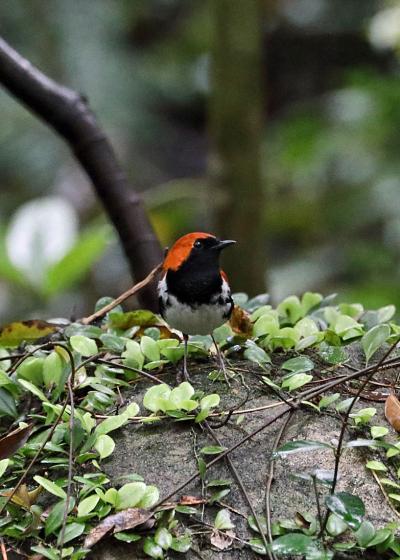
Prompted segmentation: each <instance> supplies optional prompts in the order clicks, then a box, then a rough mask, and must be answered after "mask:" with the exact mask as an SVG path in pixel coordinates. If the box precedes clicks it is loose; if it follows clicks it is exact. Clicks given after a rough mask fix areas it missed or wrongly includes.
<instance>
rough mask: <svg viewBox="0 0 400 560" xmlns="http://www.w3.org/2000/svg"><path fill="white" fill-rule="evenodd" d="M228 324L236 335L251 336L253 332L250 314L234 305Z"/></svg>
mask: <svg viewBox="0 0 400 560" xmlns="http://www.w3.org/2000/svg"><path fill="white" fill-rule="evenodd" d="M229 324H230V326H231V328H232V330H233V332H235V333H236V334H241V335H243V336H247V337H249V336H251V334H252V332H253V324H252V322H251V320H250V314H249V313H247V311H245V310H244V309H242V308H241V307H239V306H238V305H235V306H234V307H233V311H232V315H231V317H230V319H229Z"/></svg>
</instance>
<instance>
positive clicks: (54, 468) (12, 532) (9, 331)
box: [0, 293, 400, 560]
mask: <svg viewBox="0 0 400 560" xmlns="http://www.w3.org/2000/svg"><path fill="white" fill-rule="evenodd" d="M109 303H110V300H109V298H103V299H102V300H101V301H99V302H98V304H97V308H96V311H97V314H95V315H94V316H92V317H89V318H86V319H84V320H81V321H77V322H74V323H71V322H70V321H67V320H65V321H64V320H63V321H58V322H57V323H50V322H45V321H25V322H15V323H12V324H10V325H7V326H5V327H4V328H3V329H2V330H1V331H0V430H1V432H0V434H1V437H0V511H1V514H0V537H1V546H2V554H3V558H5V557H6V551H7V550H11V551H19V552H20V553H21V554H23V553H25V554H27V553H28V552H29V551H30V550H32V551H33V552H34V553H36V554H37V555H39V556H38V557H44V558H49V559H51V560H52V559H55V558H72V559H79V558H85V557H86V556H87V555H88V554H89V552H90V550H91V549H92V548H93V547H95V546H96V545H97V543H99V542H101V541H102V540H104V539H105V538H106V537H110V535H112V536H111V537H110V538H113V539H117V540H119V541H123V542H126V543H136V544H137V547H138V550H140V551H141V553H143V554H144V555H146V556H147V557H151V558H167V557H168V556H171V555H173V554H175V553H176V552H177V553H181V554H184V553H185V552H188V551H189V550H190V548H191V546H192V545H193V540H194V538H195V535H196V531H195V529H194V528H193V523H194V522H196V523H198V524H200V525H201V527H202V532H203V533H204V534H207V536H208V538H209V541H210V543H211V546H212V547H214V549H215V550H217V551H218V550H226V549H229V547H230V546H231V545H232V543H234V544H240V546H243V547H245V548H247V549H250V550H252V551H253V553H254V554H256V555H261V556H262V555H267V556H268V557H269V558H271V559H274V558H280V557H285V556H286V557H287V556H297V557H304V558H306V559H307V560H323V559H329V558H333V557H334V554H339V553H346V554H348V555H350V556H348V557H353V558H357V557H360V556H357V555H360V554H362V553H363V551H367V552H369V553H371V554H375V555H376V556H375V557H376V558H386V557H387V558H398V557H400V543H399V541H398V540H397V537H396V530H397V524H395V523H393V524H390V525H388V526H386V527H375V526H374V525H373V524H372V523H371V522H370V521H369V520H368V519H367V518H366V517H365V506H364V503H363V501H362V499H361V498H360V497H359V496H357V493H356V492H354V493H350V492H344V491H337V481H338V473H339V466H340V458H341V454H342V451H343V448H344V447H354V448H356V447H363V448H365V449H366V450H368V453H369V455H368V458H367V460H366V463H365V466H366V468H367V469H368V470H369V471H371V472H372V473H373V475H374V476H375V477H376V479H377V481H378V483H379V485H380V487H381V488H382V496H383V498H382V499H386V500H387V501H388V502H389V503H390V505H391V507H392V508H393V510H394V511H396V508H397V507H398V503H399V502H400V491H399V490H400V481H399V476H400V473H399V466H400V465H399V462H398V457H399V455H400V442H399V441H398V440H397V438H396V437H395V438H393V434H394V433H395V430H397V429H399V425H400V403H399V401H398V400H397V398H396V396H395V388H396V386H397V380H396V379H394V381H393V383H392V386H389V387H385V390H387V394H386V397H385V398H386V418H387V422H385V424H383V423H376V422H375V421H374V419H375V416H376V408H375V407H374V406H372V405H371V406H362V407H361V408H360V407H359V406H355V404H356V403H357V401H358V400H359V398H360V397H363V396H365V395H367V394H368V392H369V393H371V391H373V390H374V388H376V385H374V383H377V381H376V378H375V376H376V374H377V372H381V371H384V369H385V368H387V367H388V366H390V367H391V368H396V366H398V365H399V364H400V357H398V352H397V349H396V344H397V342H398V340H399V334H400V326H399V325H398V324H397V323H396V322H395V320H394V315H395V308H394V307H393V306H387V307H384V308H381V309H378V310H365V309H364V308H363V307H362V305H360V304H341V303H339V304H338V303H336V299H335V297H334V296H329V297H326V298H323V297H322V296H321V295H320V294H315V293H305V294H304V295H303V296H302V297H301V298H298V297H297V296H291V297H288V298H286V299H285V300H283V301H282V302H280V303H279V305H277V306H276V307H273V306H271V305H269V303H268V296H267V295H260V296H258V297H256V298H253V299H249V298H248V297H247V296H246V295H245V294H236V295H235V303H236V308H235V312H234V314H233V318H232V320H231V322H230V323H229V324H226V325H224V326H222V327H220V328H219V329H217V330H216V331H215V332H214V335H215V338H216V340H217V341H218V343H219V345H220V347H221V348H222V350H223V351H224V354H225V358H226V360H227V364H228V374H229V376H230V379H231V383H234V382H239V383H244V384H245V385H246V379H244V374H243V373H241V367H239V366H238V364H241V365H243V363H247V364H248V366H250V367H251V368H252V367H253V368H254V371H256V375H257V378H256V383H257V385H258V386H259V387H260V389H261V390H263V391H267V392H268V394H271V396H273V397H274V398H276V399H278V400H279V402H278V404H279V405H280V406H279V407H277V413H276V414H275V415H274V416H273V417H272V418H271V417H270V416H268V417H267V418H266V421H265V423H264V424H263V425H262V426H261V427H260V428H257V432H261V431H262V430H263V429H265V428H267V427H268V426H270V425H272V424H273V423H274V422H275V421H276V420H278V419H279V418H283V419H286V420H288V419H289V418H290V417H291V416H293V415H295V414H296V412H297V411H298V410H300V409H306V410H308V411H309V412H310V413H313V414H316V415H321V414H330V415H335V416H337V417H339V418H340V419H341V420H342V430H341V432H340V433H338V434H337V435H338V438H337V441H336V442H334V443H326V442H322V441H317V440H295V441H287V442H284V441H283V440H284V430H285V425H286V421H285V423H284V424H283V425H282V428H281V429H280V430H279V433H278V434H277V438H276V441H275V445H274V452H273V454H272V455H271V456H270V457H266V458H265V464H266V465H268V464H270V465H271V468H273V465H274V464H275V463H276V462H277V461H280V460H281V459H282V458H284V457H287V456H289V455H291V454H294V453H313V452H314V451H315V450H318V449H321V448H324V449H326V450H327V451H328V452H329V453H331V454H332V455H333V457H334V459H335V462H334V465H335V466H334V469H332V470H328V469H326V468H325V465H324V464H320V465H317V467H316V468H315V469H312V470H310V471H307V472H297V473H293V474H294V476H296V477H298V478H299V479H301V480H302V481H304V484H305V486H307V485H308V487H309V488H310V491H311V495H313V496H314V499H313V508H314V506H315V505H316V508H317V514H316V515H315V514H313V513H311V509H313V508H311V507H310V512H309V513H305V514H304V515H302V516H297V517H296V518H295V519H274V520H273V521H272V520H271V512H270V511H268V508H266V509H265V511H255V508H254V505H253V504H252V502H251V500H250V499H249V496H248V495H247V493H246V490H245V488H244V486H243V483H242V480H241V475H240V473H239V472H238V470H237V469H236V468H235V467H234V465H233V463H232V461H231V458H230V454H231V452H232V451H233V450H234V449H237V448H238V447H240V446H241V445H243V444H244V443H245V442H246V441H248V440H249V439H250V438H251V437H252V436H254V435H255V432H252V433H250V434H247V435H246V436H244V437H242V438H241V439H239V440H238V441H237V442H236V443H235V444H234V445H233V446H231V447H230V448H229V447H226V446H224V445H223V444H222V443H221V440H220V438H219V436H218V433H217V431H218V427H220V426H222V425H226V424H227V423H229V422H234V423H235V424H236V425H241V424H243V423H245V422H246V414H247V412H246V410H245V408H243V403H239V405H238V406H236V407H235V408H232V407H230V408H224V406H223V405H222V403H223V401H222V398H221V397H222V396H223V395H224V394H225V393H226V392H227V391H229V387H227V386H226V384H225V382H224V376H223V375H222V373H221V372H220V371H219V370H218V369H216V368H215V366H214V365H213V356H212V344H211V338H210V337H191V339H190V344H189V353H190V358H191V364H196V363H201V364H203V367H205V368H206V369H207V373H208V378H209V379H211V380H213V382H214V385H213V390H212V391H210V392H208V391H204V390H202V388H199V387H197V386H196V387H195V386H194V384H192V383H189V382H184V383H180V384H179V385H176V384H175V385H174V383H173V380H174V377H175V375H174V376H172V377H171V376H170V378H168V382H167V381H166V377H165V376H166V375H168V373H171V372H173V373H174V374H176V370H177V368H179V367H180V360H181V359H182V356H183V344H182V342H181V340H180V337H179V334H178V333H176V332H173V331H171V330H170V329H169V328H168V326H167V325H166V324H165V323H163V321H162V320H161V319H160V318H159V317H158V316H157V315H155V314H153V313H151V312H150V311H147V310H138V311H130V312H124V311H123V309H122V308H121V307H119V306H117V307H114V308H113V309H110V310H109V311H108V312H107V313H106V312H105V311H104V306H105V305H106V304H109ZM99 310H103V311H99ZM354 344H357V345H358V346H359V348H360V352H361V355H362V361H363V362H364V365H365V367H363V368H361V369H360V368H359V369H356V370H355V371H353V372H351V373H350V374H346V375H343V374H340V368H339V369H338V366H340V365H341V364H345V363H346V362H347V361H348V359H349V355H348V348H350V347H351V346H352V345H354ZM210 351H211V356H210ZM243 360H244V362H243ZM251 364H253V365H251ZM271 366H274V367H273V368H272V367H271ZM322 373H323V374H324V375H321V374H322ZM169 379H171V381H169ZM143 380H145V381H146V383H147V384H148V386H147V388H146V391H145V393H144V396H143V398H142V397H140V398H138V396H137V394H136V393H135V392H133V393H132V387H133V388H134V387H135V386H136V385H138V384H139V383H142V382H143ZM381 385H382V383H381ZM383 385H385V384H383ZM386 385H387V384H386ZM350 389H351V390H352V391H353V393H351V391H350ZM343 393H346V394H343ZM369 396H371V394H370V395H369ZM261 408H263V407H261ZM264 408H268V406H265V407H264ZM171 422H180V423H183V424H182V425H185V426H188V427H189V428H190V429H191V430H193V433H194V434H196V432H198V431H199V430H203V431H204V432H205V433H206V434H208V436H207V437H208V439H209V441H208V443H207V445H204V446H202V447H201V448H199V449H197V451H196V460H197V467H198V469H197V471H196V472H195V473H193V474H192V475H191V476H190V477H188V478H187V479H186V480H185V481H183V482H182V484H181V485H180V487H179V488H175V489H174V491H173V492H171V493H169V494H168V495H163V494H162V489H161V488H160V487H159V486H157V485H154V484H151V483H150V482H149V481H148V480H146V472H137V473H136V472H134V473H133V472H127V473H126V477H125V479H124V480H123V481H121V483H120V484H115V483H114V482H113V481H111V480H110V477H109V476H108V475H107V473H106V469H105V465H107V461H108V460H109V459H110V458H111V457H112V455H113V453H115V448H116V445H115V439H116V435H117V434H118V431H120V430H121V429H123V427H126V426H128V425H129V424H132V425H138V424H140V425H148V428H149V429H151V428H152V426H153V425H157V426H159V425H160V423H161V424H162V423H171ZM346 430H349V431H350V433H351V438H350V440H347V441H346V440H345V437H344V436H345V432H346ZM389 436H390V437H389ZM377 450H379V451H380V453H383V455H384V460H380V459H378V458H377V456H376V451H377ZM150 459H151V458H150ZM222 460H226V461H227V464H228V467H229V468H230V470H231V473H232V478H233V479H234V481H235V483H236V484H238V486H239V487H240V488H241V489H242V490H243V493H244V496H245V497H246V501H247V504H248V513H247V522H248V525H249V528H250V529H251V530H252V531H253V533H254V535H253V537H252V538H247V539H244V538H242V537H241V536H240V534H236V532H235V525H234V522H233V520H232V515H231V514H232V512H231V510H230V509H229V508H230V506H229V503H227V502H226V500H225V498H226V497H228V496H229V493H230V491H231V485H232V480H230V479H215V478H214V479H213V478H211V475H210V473H211V472H212V467H213V465H216V464H217V463H219V462H220V461H222ZM196 479H198V480H199V481H200V482H201V486H202V493H201V496H180V497H179V496H178V494H179V493H180V492H181V491H182V490H183V489H184V488H185V487H186V486H187V485H188V484H189V483H190V482H192V481H193V480H196ZM270 483H272V476H271V482H270ZM263 491H264V490H263V489H260V492H263ZM226 499H229V498H226ZM221 504H222V505H221ZM211 507H214V508H215V507H217V508H218V510H217V513H216V514H215V515H213V521H212V523H210V522H208V521H204V516H203V514H204V510H207V509H208V508H211ZM213 511H214V510H213ZM189 521H190V522H189Z"/></svg>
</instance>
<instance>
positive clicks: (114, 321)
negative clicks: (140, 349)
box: [108, 309, 160, 330]
mask: <svg viewBox="0 0 400 560" xmlns="http://www.w3.org/2000/svg"><path fill="white" fill-rule="evenodd" d="M108 317H109V321H108V322H109V324H110V325H111V326H112V327H114V328H117V329H124V330H126V329H130V328H132V327H145V328H148V327H154V326H158V323H160V319H159V317H157V315H154V313H152V312H151V311H148V310H147V309H137V310H136V311H128V312H126V313H121V312H119V311H111V312H110V314H109V316H108Z"/></svg>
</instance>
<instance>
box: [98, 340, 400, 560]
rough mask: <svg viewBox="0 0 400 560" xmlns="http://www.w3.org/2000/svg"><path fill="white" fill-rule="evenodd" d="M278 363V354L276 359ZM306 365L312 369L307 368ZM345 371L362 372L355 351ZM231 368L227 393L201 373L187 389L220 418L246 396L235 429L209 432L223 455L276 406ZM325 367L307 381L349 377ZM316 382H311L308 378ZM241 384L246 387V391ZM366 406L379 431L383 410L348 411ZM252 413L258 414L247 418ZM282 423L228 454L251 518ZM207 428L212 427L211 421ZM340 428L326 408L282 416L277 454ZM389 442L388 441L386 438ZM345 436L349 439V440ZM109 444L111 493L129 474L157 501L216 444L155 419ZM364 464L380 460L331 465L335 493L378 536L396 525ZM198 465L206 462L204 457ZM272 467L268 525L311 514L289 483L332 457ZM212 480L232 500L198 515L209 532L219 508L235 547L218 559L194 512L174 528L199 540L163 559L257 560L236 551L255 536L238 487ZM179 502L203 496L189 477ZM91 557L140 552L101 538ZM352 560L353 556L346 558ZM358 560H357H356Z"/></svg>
mask: <svg viewBox="0 0 400 560" xmlns="http://www.w3.org/2000/svg"><path fill="white" fill-rule="evenodd" d="M287 357H288V356H287V355H285V359H287ZM313 359H314V358H313ZM278 361H279V360H278ZM314 361H315V362H317V360H316V359H314ZM350 364H352V365H353V366H356V367H362V365H360V359H359V356H358V351H357V349H353V351H352V359H351V361H350ZM235 367H236V368H237V370H238V375H237V376H236V378H235V381H234V382H233V383H232V386H231V388H230V389H229V390H228V389H227V388H226V385H225V384H223V383H221V382H216V383H212V382H211V381H209V379H208V378H207V373H208V372H209V371H210V369H211V368H210V364H205V365H202V366H196V368H192V372H193V373H192V384H193V385H194V387H195V388H196V389H197V390H202V391H204V392H205V393H212V392H218V393H219V394H220V395H221V409H224V410H228V409H230V408H232V407H236V406H237V405H238V404H240V403H241V402H242V401H243V399H244V398H245V397H246V394H247V393H248V394H249V395H250V396H249V398H248V400H247V402H246V403H245V404H242V405H241V406H240V410H247V412H245V413H244V418H243V421H242V422H241V423H239V424H237V422H236V421H237V418H238V415H234V416H232V417H231V419H230V421H229V422H228V423H227V425H225V426H223V427H221V428H219V429H215V430H214V431H215V433H216V434H217V436H218V438H219V439H220V441H221V442H222V444H223V445H224V446H225V447H230V446H232V445H234V444H235V443H236V442H238V441H239V440H240V439H242V438H243V437H244V436H246V435H248V434H251V433H252V432H253V431H254V430H256V429H257V428H260V427H261V426H263V425H264V424H266V423H267V422H268V420H271V419H273V418H274V417H275V416H276V415H277V414H278V413H279V412H280V411H281V410H282V406H281V401H279V400H278V398H277V397H275V396H274V394H273V392H272V391H270V390H269V388H268V387H266V386H264V388H263V387H262V385H261V383H260V373H261V371H260V370H259V369H258V368H257V367H256V366H252V365H251V364H249V362H238V363H235ZM326 367H327V366H326V364H321V363H319V365H318V367H317V369H316V372H318V371H321V377H324V378H326V377H328V376H329V375H331V376H333V375H337V374H338V373H340V374H346V373H351V370H350V369H348V367H344V366H341V367H340V368H339V369H338V370H337V371H336V372H335V373H333V372H332V371H331V372H330V373H327V372H326V371H325V372H323V370H324V369H326ZM277 372H278V369H276V370H275V369H274V368H272V369H271V372H270V373H269V375H270V377H271V378H274V375H276V374H277ZM392 374H393V372H392V371H390V370H388V371H385V372H384V374H380V381H382V378H385V379H386V380H388V381H389V380H390V379H391V375H392ZM172 375H173V374H169V375H168V374H167V375H166V376H164V380H165V382H167V383H169V384H173V383H174V379H173V376H172ZM317 378H318V377H317V375H316V376H315V379H317ZM245 385H247V386H248V389H246V387H245ZM353 386H356V385H353ZM147 388H148V385H147V384H145V383H143V384H138V385H137V386H136V388H135V389H134V390H133V391H132V392H131V393H130V394H129V395H125V397H126V399H127V401H128V402H132V401H135V402H137V403H138V404H140V405H141V403H142V400H143V395H144V392H145V390H146V389H147ZM383 390H384V389H383ZM348 396H349V393H344V395H343V397H344V398H345V397H348ZM366 406H374V407H375V408H377V410H378V414H377V416H376V417H375V418H374V421H373V424H374V425H387V422H386V420H385V419H384V416H383V403H371V402H368V403H366V402H363V401H360V402H359V403H357V405H356V408H358V409H359V408H364V407H366ZM267 407H269V408H267ZM251 409H257V410H253V411H250V410H251ZM141 410H142V413H144V410H143V407H141ZM285 418H286V417H284V418H283V419H279V420H277V421H276V422H275V423H273V424H272V425H271V426H269V427H267V428H265V429H264V430H262V431H261V432H260V433H259V434H258V435H256V436H254V437H252V438H251V439H250V440H248V441H247V442H246V443H244V444H243V445H241V446H240V447H238V448H237V449H236V450H235V451H233V452H232V453H231V454H230V457H231V460H232V462H233V464H234V466H235V467H236V469H237V471H238V473H239V475H240V478H241V480H242V482H243V485H244V487H245V489H246V491H247V494H248V497H249V498H250V501H251V503H252V505H253V507H254V509H255V511H256V512H257V513H258V514H260V515H264V514H265V488H266V480H267V477H268V473H269V469H270V458H271V453H272V451H273V449H274V442H275V440H276V437H277V434H278V432H279V430H280V428H281V426H282V423H283V422H284V421H285ZM210 423H212V422H211V421H210ZM340 427H341V420H340V417H339V415H338V414H337V413H335V412H334V411H333V409H332V410H331V412H328V413H324V414H322V413H321V414H319V413H317V412H315V411H313V410H311V409H310V410H308V409H306V408H305V409H301V410H297V411H296V412H294V413H293V414H292V416H291V419H290V422H289V424H288V426H287V427H286V429H285V431H284V433H283V436H282V440H281V443H280V445H282V443H284V442H288V441H290V440H297V439H310V440H316V441H323V442H326V443H335V442H337V438H338V435H339V432H340ZM391 431H392V430H391ZM368 433H369V430H367V431H366V432H365V434H364V436H363V434H362V433H361V432H360V431H359V430H358V431H357V433H353V434H350V437H351V438H353V439H355V438H356V437H368ZM392 435H393V438H395V434H394V432H393V434H392ZM346 437H347V439H348V436H346ZM115 440H116V451H115V453H114V454H113V455H112V457H111V459H110V460H109V461H108V463H106V464H105V469H106V471H107V473H108V475H109V476H110V479H111V481H112V482H113V484H114V485H118V484H123V483H124V482H126V480H124V479H123V478H121V477H124V476H126V475H131V474H133V473H137V474H140V475H141V476H143V477H144V480H145V482H146V483H147V484H155V485H157V486H158V488H159V489H160V494H161V498H162V497H165V496H167V495H169V494H170V493H171V492H173V490H174V489H175V488H177V487H179V485H180V484H182V482H183V481H185V480H186V479H187V478H188V477H189V476H190V475H191V474H192V473H195V472H196V471H197V460H196V454H198V453H199V450H200V449H201V448H202V447H203V446H205V445H215V442H214V441H213V440H212V438H211V436H210V434H209V433H208V432H207V431H206V430H203V431H202V430H201V429H200V427H199V426H198V425H194V424H193V423H189V422H174V421H173V420H172V419H167V420H163V421H160V422H158V423H157V424H135V423H132V424H130V425H128V426H126V427H125V428H124V429H122V430H120V432H119V435H118V436H117V437H116V438H115ZM211 458H212V457H211ZM368 459H382V457H379V454H378V453H377V452H374V451H371V450H370V449H368V448H356V449H347V450H345V452H344V454H343V458H342V460H341V463H340V482H339V485H338V489H339V490H346V491H348V492H350V493H354V494H356V495H358V496H359V497H360V498H361V499H362V500H363V501H364V503H365V506H366V518H367V519H369V520H370V521H372V523H373V524H374V525H375V526H376V527H382V526H384V525H385V524H386V523H388V522H390V521H393V520H398V518H397V517H396V514H395V512H394V511H393V509H391V507H390V505H389V504H388V502H387V501H386V499H385V497H384V496H383V494H382V492H381V489H380V488H379V486H378V484H377V483H376V481H375V479H374V477H373V475H372V473H371V472H370V471H368V470H367V469H366V468H365V463H366V460H368ZM207 460H210V457H208V458H207ZM274 465H275V473H274V479H273V484H272V487H271V494H270V499H271V517H272V521H278V520H282V519H292V520H293V519H294V516H295V515H296V513H297V512H300V513H303V514H304V513H307V512H311V513H314V514H316V505H315V498H314V493H313V489H312V487H311V485H310V484H309V483H308V482H306V481H302V480H298V479H294V478H293V477H292V475H293V473H296V472H303V471H309V470H311V469H313V468H316V467H318V468H323V469H332V468H333V466H334V453H333V451H332V450H330V449H318V450H315V451H312V452H306V453H295V454H291V455H288V456H286V457H285V458H282V459H278V460H276V461H275V462H274ZM221 478H223V479H229V480H231V481H232V485H231V492H230V493H229V494H228V495H227V496H225V497H224V498H222V500H221V502H222V504H219V505H213V506H207V507H206V508H205V511H204V518H203V521H204V522H205V523H208V524H211V525H212V523H213V520H214V518H215V515H216V514H217V512H218V511H219V510H220V509H221V507H228V508H230V510H231V519H232V521H233V523H234V525H235V529H234V533H235V536H236V539H234V540H233V543H232V545H231V546H230V547H229V548H228V549H227V550H225V551H218V549H215V548H214V547H213V546H212V545H211V544H210V528H209V527H208V526H207V525H201V524H200V525H199V524H198V523H196V520H200V519H201V507H199V508H198V510H199V513H198V515H194V516H187V515H180V516H179V519H180V521H181V523H182V525H181V527H183V526H186V527H192V528H193V531H194V532H196V533H198V534H197V535H196V537H195V540H194V546H193V548H192V549H191V550H190V551H189V552H188V553H187V554H186V555H184V554H179V553H172V554H170V555H169V558H181V559H183V558H188V559H192V558H193V559H195V558H203V559H205V560H206V559H207V560H208V559H211V558H224V559H225V560H231V559H232V560H242V559H243V560H245V559H250V558H261V556H257V555H256V554H255V553H254V552H253V551H251V550H250V549H249V548H248V547H245V546H243V544H242V542H241V541H243V540H248V539H250V538H254V537H257V534H256V533H254V532H253V531H252V530H250V529H249V528H248V524H247V520H246V518H247V517H248V515H249V514H250V510H249V506H248V504H247V502H246V500H245V498H244V495H243V492H242V491H241V490H240V488H239V487H238V484H237V481H236V480H235V478H234V477H233V476H232V473H231V472H230V470H229V467H228V465H227V464H226V463H225V462H224V461H221V462H219V463H217V464H216V465H215V466H213V467H211V468H210V469H209V470H208V471H207V480H212V479H221ZM325 493H326V488H324V487H321V488H320V500H321V503H322V502H323V495H324V494H325ZM182 495H190V496H197V497H201V496H202V487H201V483H200V480H199V478H196V480H194V481H193V482H192V483H190V484H189V485H187V486H186V487H185V488H184V489H183V490H181V491H180V492H178V494H177V495H175V496H174V497H173V498H171V500H170V501H177V500H179V498H180V497H181V496H182ZM208 495H210V492H208ZM90 557H91V559H92V560H121V559H122V558H124V559H125V558H126V559H129V558H141V557H142V553H141V552H140V550H138V549H137V548H135V547H134V546H133V545H127V544H126V543H122V542H119V541H116V540H115V539H114V538H112V537H110V538H109V539H107V540H105V541H103V542H102V543H100V544H99V545H97V546H96V547H95V548H94V549H93V551H92V553H91V555H90ZM356 557H357V556H354V555H353V556H352V558H356ZM359 557H360V558H361V557H362V558H365V556H359ZM147 558H148V557H147ZM338 558H339V556H338Z"/></svg>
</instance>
